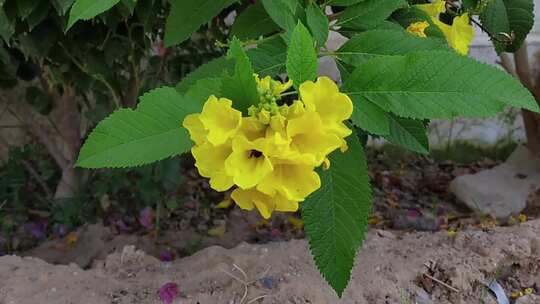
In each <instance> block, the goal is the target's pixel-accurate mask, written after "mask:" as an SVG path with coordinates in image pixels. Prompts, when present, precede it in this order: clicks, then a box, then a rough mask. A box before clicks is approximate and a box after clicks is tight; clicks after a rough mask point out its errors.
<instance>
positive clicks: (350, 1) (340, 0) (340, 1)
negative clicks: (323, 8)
mask: <svg viewBox="0 0 540 304" xmlns="http://www.w3.org/2000/svg"><path fill="white" fill-rule="evenodd" d="M362 1H364V0H330V2H329V3H328V5H335V6H351V5H354V4H356V3H358V2H362Z"/></svg>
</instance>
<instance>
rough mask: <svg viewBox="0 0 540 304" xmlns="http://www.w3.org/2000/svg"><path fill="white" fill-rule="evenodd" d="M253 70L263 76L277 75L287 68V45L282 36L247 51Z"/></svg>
mask: <svg viewBox="0 0 540 304" xmlns="http://www.w3.org/2000/svg"><path fill="white" fill-rule="evenodd" d="M247 55H248V56H249V59H250V60H251V62H252V64H253V70H255V73H257V74H259V75H260V76H261V77H264V76H272V77H274V76H276V75H277V74H279V73H281V72H283V71H284V70H285V61H286V60H287V45H286V44H285V41H283V39H282V38H281V37H274V38H271V39H268V40H266V41H264V42H263V43H260V44H259V45H257V47H256V48H254V49H250V50H248V51H247Z"/></svg>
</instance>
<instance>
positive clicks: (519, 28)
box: [480, 0, 534, 53]
mask: <svg viewBox="0 0 540 304" xmlns="http://www.w3.org/2000/svg"><path fill="white" fill-rule="evenodd" d="M480 20H481V21H482V25H483V26H484V27H485V28H486V29H487V30H488V31H489V33H490V34H491V35H493V36H495V37H496V38H498V39H504V38H505V37H504V36H503V35H500V33H506V34H507V35H510V34H511V33H514V35H515V40H514V41H513V42H512V43H509V44H507V43H503V42H498V41H494V42H493V44H494V45H495V49H496V50H497V52H498V53H500V52H504V51H507V52H515V51H517V50H518V49H519V48H520V47H521V45H522V44H523V41H524V40H525V38H526V37H527V34H529V32H530V31H531V29H532V27H533V24H534V2H533V0H492V1H489V4H488V5H487V7H486V8H485V9H484V11H483V12H482V14H481V15H480Z"/></svg>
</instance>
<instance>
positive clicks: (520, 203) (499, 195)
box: [450, 146, 540, 218]
mask: <svg viewBox="0 0 540 304" xmlns="http://www.w3.org/2000/svg"><path fill="white" fill-rule="evenodd" d="M538 188H540V159H539V158H537V157H535V156H534V155H533V154H532V153H531V152H530V151H529V150H528V149H527V148H526V147H524V146H519V147H518V148H517V149H516V150H515V151H514V152H513V153H512V155H510V157H509V158H508V159H507V160H506V162H505V163H503V164H501V165H499V166H496V167H494V168H493V169H489V170H484V171H481V172H479V173H477V174H470V175H462V176H459V177H457V178H456V179H454V180H453V181H452V183H451V184H450V190H451V191H452V192H453V193H454V194H455V195H456V196H457V197H458V199H460V200H461V201H462V202H464V203H465V204H466V205H467V206H468V207H469V208H471V209H473V210H475V211H476V212H478V213H480V214H485V215H491V216H493V217H495V218H504V217H507V216H510V215H513V214H518V213H520V212H521V211H522V210H523V209H525V206H526V205H527V197H528V195H529V193H530V192H531V191H534V190H536V189H538Z"/></svg>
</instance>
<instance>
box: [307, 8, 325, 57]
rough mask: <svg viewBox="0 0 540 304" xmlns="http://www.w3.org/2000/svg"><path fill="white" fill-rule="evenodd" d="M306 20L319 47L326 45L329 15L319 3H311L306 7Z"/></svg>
mask: <svg viewBox="0 0 540 304" xmlns="http://www.w3.org/2000/svg"><path fill="white" fill-rule="evenodd" d="M306 21H307V25H308V27H309V29H310V30H311V34H312V35H313V38H315V41H317V44H318V45H319V47H323V46H325V45H326V40H328V31H329V24H328V17H326V15H325V13H324V12H323V10H322V9H321V8H320V7H319V6H318V5H317V4H315V3H310V4H309V5H308V7H307V8H306Z"/></svg>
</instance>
